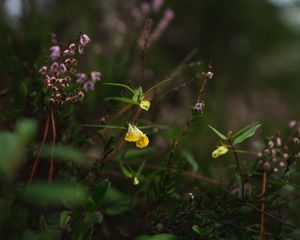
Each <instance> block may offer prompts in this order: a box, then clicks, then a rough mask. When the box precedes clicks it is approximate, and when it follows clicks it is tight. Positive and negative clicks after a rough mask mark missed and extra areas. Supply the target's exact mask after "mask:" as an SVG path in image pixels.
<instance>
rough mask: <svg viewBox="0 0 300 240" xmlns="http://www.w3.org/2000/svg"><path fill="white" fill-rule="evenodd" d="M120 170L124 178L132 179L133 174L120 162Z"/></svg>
mask: <svg viewBox="0 0 300 240" xmlns="http://www.w3.org/2000/svg"><path fill="white" fill-rule="evenodd" d="M120 168H121V171H122V173H123V174H124V176H125V177H128V178H132V177H133V175H134V173H133V171H132V169H131V168H130V167H129V166H128V165H127V164H126V165H125V164H124V163H123V162H120Z"/></svg>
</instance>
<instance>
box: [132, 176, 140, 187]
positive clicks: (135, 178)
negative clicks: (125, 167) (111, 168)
mask: <svg viewBox="0 0 300 240" xmlns="http://www.w3.org/2000/svg"><path fill="white" fill-rule="evenodd" d="M139 183H140V180H139V179H138V178H137V177H134V178H133V181H132V184H133V185H135V186H136V185H138V184H139Z"/></svg>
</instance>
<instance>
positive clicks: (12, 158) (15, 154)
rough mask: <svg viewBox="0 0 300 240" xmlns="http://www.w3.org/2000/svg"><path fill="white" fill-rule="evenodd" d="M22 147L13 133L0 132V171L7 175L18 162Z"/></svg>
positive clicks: (11, 172)
mask: <svg viewBox="0 0 300 240" xmlns="http://www.w3.org/2000/svg"><path fill="white" fill-rule="evenodd" d="M22 155H23V148H21V147H20V145H19V142H18V138H17V137H16V135H15V134H13V133H8V132H4V133H0V171H1V173H2V174H3V173H4V174H5V175H6V176H9V175H11V174H13V172H14V170H15V169H16V168H17V167H18V165H19V164H20V159H21V156H22Z"/></svg>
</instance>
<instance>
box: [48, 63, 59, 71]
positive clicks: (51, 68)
mask: <svg viewBox="0 0 300 240" xmlns="http://www.w3.org/2000/svg"><path fill="white" fill-rule="evenodd" d="M58 68H59V65H58V63H57V62H54V63H52V65H51V67H50V71H51V72H52V73H54V74H55V73H57V72H58Z"/></svg>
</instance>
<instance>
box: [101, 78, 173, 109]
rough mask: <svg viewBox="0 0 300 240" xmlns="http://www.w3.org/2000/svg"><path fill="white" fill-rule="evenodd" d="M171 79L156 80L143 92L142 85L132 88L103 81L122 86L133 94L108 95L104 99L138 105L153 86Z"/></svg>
mask: <svg viewBox="0 0 300 240" xmlns="http://www.w3.org/2000/svg"><path fill="white" fill-rule="evenodd" d="M170 80H171V79H166V80H163V81H160V82H158V83H157V84H155V85H153V86H152V87H150V88H149V89H148V90H147V91H146V92H145V93H144V92H143V89H142V87H139V88H136V89H132V88H131V87H129V86H127V85H125V84H121V83H104V84H105V85H110V86H117V87H123V88H126V89H127V90H129V91H130V92H131V93H132V94H133V95H132V97H131V98H126V97H108V98H105V100H116V101H120V102H124V103H129V104H133V105H139V104H140V102H141V101H142V100H143V99H144V98H145V96H147V95H148V94H149V93H150V92H152V91H153V90H154V89H155V88H157V87H159V86H160V85H161V84H163V83H166V82H168V81H170Z"/></svg>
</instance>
